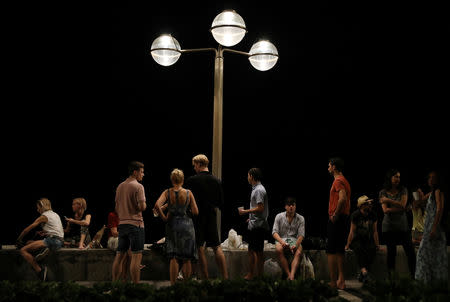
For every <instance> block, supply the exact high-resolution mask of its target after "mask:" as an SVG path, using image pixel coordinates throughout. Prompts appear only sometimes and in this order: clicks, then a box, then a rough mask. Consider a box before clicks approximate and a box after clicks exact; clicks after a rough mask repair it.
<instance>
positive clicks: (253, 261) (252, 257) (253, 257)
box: [244, 250, 256, 280]
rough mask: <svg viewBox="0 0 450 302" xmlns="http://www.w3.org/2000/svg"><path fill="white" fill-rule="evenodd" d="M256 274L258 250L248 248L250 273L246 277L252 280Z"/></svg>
mask: <svg viewBox="0 0 450 302" xmlns="http://www.w3.org/2000/svg"><path fill="white" fill-rule="evenodd" d="M255 274H256V252H255V251H252V250H248V273H247V275H245V277H244V279H246V280H251V279H253V277H254V276H255Z"/></svg>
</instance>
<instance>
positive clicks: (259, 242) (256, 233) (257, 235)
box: [247, 228, 266, 252]
mask: <svg viewBox="0 0 450 302" xmlns="http://www.w3.org/2000/svg"><path fill="white" fill-rule="evenodd" d="M265 236H266V229H263V228H254V229H251V230H248V238H247V242H248V249H249V250H252V251H255V252H262V251H264V239H265Z"/></svg>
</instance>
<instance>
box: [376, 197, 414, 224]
mask: <svg viewBox="0 0 450 302" xmlns="http://www.w3.org/2000/svg"><path fill="white" fill-rule="evenodd" d="M403 195H406V196H408V189H406V188H402V189H401V190H400V191H399V192H398V193H397V194H396V195H394V196H392V195H390V194H388V193H387V191H386V190H385V189H383V190H381V191H380V193H379V195H378V197H379V198H381V197H387V198H389V199H392V200H395V201H398V203H400V202H401V200H402V196H403ZM387 207H388V208H390V207H391V205H390V204H388V205H387ZM381 230H382V231H383V232H406V231H408V217H406V212H405V211H400V212H392V213H385V214H384V217H383V223H382V225H381Z"/></svg>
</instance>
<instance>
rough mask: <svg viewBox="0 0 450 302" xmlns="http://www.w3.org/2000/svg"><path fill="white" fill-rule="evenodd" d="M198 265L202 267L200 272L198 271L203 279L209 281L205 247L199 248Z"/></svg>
mask: <svg viewBox="0 0 450 302" xmlns="http://www.w3.org/2000/svg"><path fill="white" fill-rule="evenodd" d="M198 265H199V266H200V270H198V269H197V271H200V272H201V274H202V277H203V278H204V279H208V278H209V275H208V262H207V260H206V255H205V247H204V246H199V247H198ZM197 267H198V266H197Z"/></svg>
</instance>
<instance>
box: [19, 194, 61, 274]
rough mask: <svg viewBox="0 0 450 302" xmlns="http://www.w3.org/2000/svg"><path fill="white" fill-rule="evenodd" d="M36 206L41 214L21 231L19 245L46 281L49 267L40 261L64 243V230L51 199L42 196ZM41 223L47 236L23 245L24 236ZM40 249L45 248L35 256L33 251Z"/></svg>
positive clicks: (23, 255)
mask: <svg viewBox="0 0 450 302" xmlns="http://www.w3.org/2000/svg"><path fill="white" fill-rule="evenodd" d="M36 207H37V211H38V212H39V214H41V216H39V217H38V218H37V219H36V220H35V221H34V222H33V223H32V224H30V225H29V226H27V227H26V228H25V229H24V230H23V231H22V233H20V235H19V237H18V238H17V246H18V247H20V254H21V255H22V257H23V258H25V260H26V261H27V262H28V263H30V264H31V266H32V267H33V269H34V271H35V272H36V274H37V275H38V277H39V279H40V280H42V281H45V280H46V278H47V267H46V266H44V265H42V266H41V265H39V264H38V261H40V260H42V259H43V258H44V257H45V256H46V255H47V254H48V253H49V252H50V250H52V251H55V250H58V249H60V248H61V247H62V246H63V245H64V230H63V227H62V223H61V218H60V217H59V215H58V214H56V213H55V212H53V211H52V205H51V203H50V200H48V199H47V198H41V199H39V200H38V201H37V202H36ZM39 225H42V230H43V232H44V236H45V238H44V239H43V240H36V241H31V242H27V244H26V245H25V246H23V243H22V240H23V237H24V236H25V235H27V234H28V233H29V232H30V231H31V230H33V229H34V228H36V227H37V226H39ZM39 249H43V250H42V252H41V253H39V254H38V255H36V257H34V256H33V255H32V254H31V252H33V251H36V250H39Z"/></svg>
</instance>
